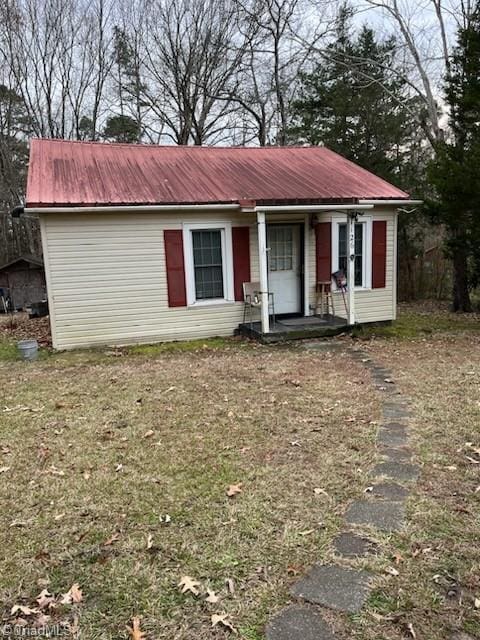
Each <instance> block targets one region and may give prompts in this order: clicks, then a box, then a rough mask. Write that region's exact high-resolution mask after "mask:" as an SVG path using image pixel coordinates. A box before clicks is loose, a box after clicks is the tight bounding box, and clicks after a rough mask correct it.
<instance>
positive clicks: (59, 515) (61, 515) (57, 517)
mask: <svg viewBox="0 0 480 640" xmlns="http://www.w3.org/2000/svg"><path fill="white" fill-rule="evenodd" d="M64 517H65V514H64V513H57V515H56V516H53V519H54V520H55V521H57V522H58V521H59V520H61V519H62V518H64Z"/></svg>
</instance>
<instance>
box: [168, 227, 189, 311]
mask: <svg viewBox="0 0 480 640" xmlns="http://www.w3.org/2000/svg"><path fill="white" fill-rule="evenodd" d="M163 239H164V243H165V263H166V267H167V287H168V306H169V307H186V306H187V292H186V288H185V262H184V257H183V233H182V230H181V229H170V230H168V231H167V230H164V232H163Z"/></svg>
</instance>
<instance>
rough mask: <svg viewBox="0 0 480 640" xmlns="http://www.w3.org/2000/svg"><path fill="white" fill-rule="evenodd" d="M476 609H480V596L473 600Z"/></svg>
mask: <svg viewBox="0 0 480 640" xmlns="http://www.w3.org/2000/svg"><path fill="white" fill-rule="evenodd" d="M473 604H474V606H475V609H480V598H475V600H474V602H473Z"/></svg>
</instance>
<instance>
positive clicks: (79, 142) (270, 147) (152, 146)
mask: <svg viewBox="0 0 480 640" xmlns="http://www.w3.org/2000/svg"><path fill="white" fill-rule="evenodd" d="M30 142H35V143H36V142H45V143H48V144H51V143H52V142H56V143H61V144H74V145H85V146H87V145H95V146H100V147H102V146H103V147H137V148H138V147H140V148H144V149H189V150H192V151H193V150H195V149H197V150H200V149H209V150H214V149H218V150H228V151H234V150H235V151H265V150H267V149H268V150H276V151H280V150H285V149H322V150H326V151H330V152H331V153H335V151H332V149H329V148H328V147H325V146H324V145H310V144H307V145H305V144H304V145H301V144H292V145H283V146H281V145H266V146H263V147H262V146H258V145H257V146H252V147H247V146H245V145H230V146H229V145H194V144H154V143H153V142H108V141H106V140H68V139H65V138H31V139H30Z"/></svg>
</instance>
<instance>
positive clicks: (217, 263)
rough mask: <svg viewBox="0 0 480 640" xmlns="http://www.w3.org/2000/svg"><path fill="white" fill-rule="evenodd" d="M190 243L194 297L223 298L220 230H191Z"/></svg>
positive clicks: (202, 298)
mask: <svg viewBox="0 0 480 640" xmlns="http://www.w3.org/2000/svg"><path fill="white" fill-rule="evenodd" d="M192 244H193V265H194V271H195V297H196V299H197V300H209V299H212V298H223V297H224V292H223V262H222V232H221V231H220V229H206V230H201V231H192Z"/></svg>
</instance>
